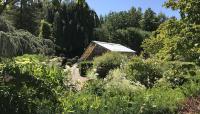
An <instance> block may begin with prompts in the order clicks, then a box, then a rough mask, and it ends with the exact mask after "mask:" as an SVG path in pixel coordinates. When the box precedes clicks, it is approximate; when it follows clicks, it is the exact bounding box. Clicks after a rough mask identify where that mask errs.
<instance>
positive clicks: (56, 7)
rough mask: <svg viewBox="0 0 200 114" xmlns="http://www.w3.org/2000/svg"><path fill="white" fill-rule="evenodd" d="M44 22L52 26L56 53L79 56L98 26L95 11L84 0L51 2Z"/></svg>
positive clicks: (55, 0) (54, 0)
mask: <svg viewBox="0 0 200 114" xmlns="http://www.w3.org/2000/svg"><path fill="white" fill-rule="evenodd" d="M46 20H47V21H49V22H50V23H52V25H53V35H54V37H55V43H56V45H57V52H58V53H65V54H66V55H68V56H74V55H80V54H81V53H82V52H83V50H84V48H85V47H86V46H87V45H88V44H89V42H90V41H92V40H93V31H94V28H96V27H97V26H98V24H99V19H98V16H97V14H96V12H95V11H93V10H91V9H90V8H89V6H88V4H87V3H86V2H85V0H77V1H71V2H69V3H62V2H61V1H58V0H53V1H52V3H51V5H49V7H48V10H47V11H46Z"/></svg>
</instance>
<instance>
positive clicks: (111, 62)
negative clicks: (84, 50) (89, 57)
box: [94, 52, 127, 78]
mask: <svg viewBox="0 0 200 114" xmlns="http://www.w3.org/2000/svg"><path fill="white" fill-rule="evenodd" d="M125 61H127V57H126V56H125V55H122V54H120V53H113V52H112V53H106V54H104V55H102V56H100V57H97V58H95V59H94V68H95V69H96V72H97V73H98V76H99V78H105V77H106V75H107V74H108V72H109V71H110V70H111V69H115V68H117V67H120V65H121V64H123V63H124V62H125Z"/></svg>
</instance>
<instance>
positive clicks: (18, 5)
mask: <svg viewBox="0 0 200 114" xmlns="http://www.w3.org/2000/svg"><path fill="white" fill-rule="evenodd" d="M42 10H43V8H42V3H41V2H34V1H33V0H19V1H16V2H15V3H13V4H12V5H11V6H10V9H8V10H7V11H6V12H5V14H4V15H6V16H7V17H8V19H9V20H11V21H12V23H13V25H14V26H15V27H16V28H17V29H24V30H27V31H29V32H31V33H32V34H34V35H38V34H39V24H40V20H41V18H42V12H43V11H42Z"/></svg>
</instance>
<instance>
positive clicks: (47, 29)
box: [39, 20, 54, 41]
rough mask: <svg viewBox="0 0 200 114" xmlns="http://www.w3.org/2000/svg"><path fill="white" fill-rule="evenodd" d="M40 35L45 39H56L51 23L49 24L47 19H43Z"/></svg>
mask: <svg viewBox="0 0 200 114" xmlns="http://www.w3.org/2000/svg"><path fill="white" fill-rule="evenodd" d="M39 37H41V38H44V39H50V40H52V41H54V39H53V37H52V29H51V24H49V23H48V22H46V21H45V20H42V21H41V25H40V34H39Z"/></svg>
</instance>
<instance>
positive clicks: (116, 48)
mask: <svg viewBox="0 0 200 114" xmlns="http://www.w3.org/2000/svg"><path fill="white" fill-rule="evenodd" d="M93 42H94V43H96V44H98V45H100V46H102V47H104V48H106V49H108V50H110V51H113V52H129V53H135V51H134V50H132V49H130V48H127V47H125V46H123V45H121V44H115V43H107V42H100V41H93Z"/></svg>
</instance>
